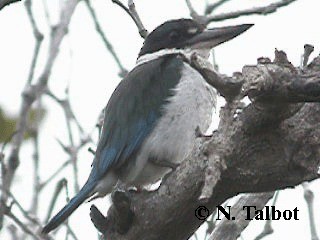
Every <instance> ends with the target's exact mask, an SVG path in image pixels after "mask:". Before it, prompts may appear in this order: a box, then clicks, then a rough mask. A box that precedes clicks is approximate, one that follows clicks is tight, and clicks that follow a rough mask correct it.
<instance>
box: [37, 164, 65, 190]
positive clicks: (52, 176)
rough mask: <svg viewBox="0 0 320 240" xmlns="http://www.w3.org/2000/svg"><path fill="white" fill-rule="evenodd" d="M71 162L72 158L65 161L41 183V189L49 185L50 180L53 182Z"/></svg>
mask: <svg viewBox="0 0 320 240" xmlns="http://www.w3.org/2000/svg"><path fill="white" fill-rule="evenodd" d="M70 163H71V160H68V161H65V162H64V163H63V164H62V165H61V166H60V167H59V168H58V169H57V170H56V171H55V172H54V173H53V174H52V175H51V176H50V177H48V179H47V180H45V181H43V183H41V185H40V190H42V188H44V187H45V186H46V185H48V183H49V182H51V181H52V180H53V179H54V178H55V177H56V176H57V175H58V174H59V173H60V172H61V171H62V170H63V169H64V168H65V167H66V166H68V165H69V164H70Z"/></svg>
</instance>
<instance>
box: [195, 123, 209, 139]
mask: <svg viewBox="0 0 320 240" xmlns="http://www.w3.org/2000/svg"><path fill="white" fill-rule="evenodd" d="M195 134H196V138H211V137H212V136H213V135H212V134H210V135H206V134H203V133H202V132H201V130H200V127H199V126H197V127H196V130H195Z"/></svg>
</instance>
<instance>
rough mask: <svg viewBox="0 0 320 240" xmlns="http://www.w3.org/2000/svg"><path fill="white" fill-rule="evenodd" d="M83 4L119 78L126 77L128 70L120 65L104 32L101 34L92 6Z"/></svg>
mask: <svg viewBox="0 0 320 240" xmlns="http://www.w3.org/2000/svg"><path fill="white" fill-rule="evenodd" d="M84 2H85V4H86V6H87V8H88V10H89V13H90V15H91V17H92V19H93V22H94V25H95V27H96V30H97V32H98V34H99V35H100V37H101V39H102V41H103V43H104V45H105V47H106V48H107V50H108V51H109V52H110V53H111V55H112V57H113V58H114V60H115V61H116V63H117V65H118V67H119V69H120V72H119V76H120V77H125V76H126V75H127V73H128V70H127V69H125V68H124V67H123V65H122V63H121V62H120V59H119V57H118V55H117V54H116V52H115V51H114V49H113V46H112V44H111V43H110V42H109V40H108V39H107V37H106V35H105V34H104V32H103V30H102V28H101V26H100V23H99V22H98V18H97V15H96V13H95V11H94V9H93V7H92V5H91V2H90V0H85V1H84Z"/></svg>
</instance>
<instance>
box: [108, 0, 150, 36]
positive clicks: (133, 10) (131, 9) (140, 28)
mask: <svg viewBox="0 0 320 240" xmlns="http://www.w3.org/2000/svg"><path fill="white" fill-rule="evenodd" d="M112 2H113V3H115V4H117V5H118V6H119V7H121V8H122V9H123V10H125V11H126V13H128V15H129V16H130V17H131V18H132V20H133V21H134V23H135V24H136V26H137V28H138V31H139V34H140V36H141V37H142V38H146V37H147V36H148V31H147V30H146V28H145V27H144V26H143V24H142V21H141V19H140V17H139V15H138V13H137V11H136V8H135V5H134V2H133V1H132V0H128V6H129V8H127V7H126V6H125V5H124V4H123V3H122V2H120V1H119V0H112Z"/></svg>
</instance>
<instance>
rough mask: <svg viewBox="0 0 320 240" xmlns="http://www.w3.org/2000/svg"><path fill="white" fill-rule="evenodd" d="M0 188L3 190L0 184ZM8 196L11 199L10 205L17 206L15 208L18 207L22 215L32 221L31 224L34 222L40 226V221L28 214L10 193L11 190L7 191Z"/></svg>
mask: <svg viewBox="0 0 320 240" xmlns="http://www.w3.org/2000/svg"><path fill="white" fill-rule="evenodd" d="M0 188H1V189H2V190H3V187H2V186H0ZM7 194H8V196H10V199H11V201H12V204H11V205H12V206H13V204H14V205H15V206H17V208H18V209H19V211H20V212H21V213H22V215H23V216H24V217H25V218H26V219H28V220H29V221H30V222H32V223H33V224H36V225H38V226H40V223H39V222H38V220H37V219H36V218H34V217H33V216H30V214H29V212H28V211H27V210H25V209H24V208H23V207H22V205H21V204H20V202H19V201H18V200H17V199H16V197H15V196H14V195H13V194H12V193H11V192H7Z"/></svg>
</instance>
